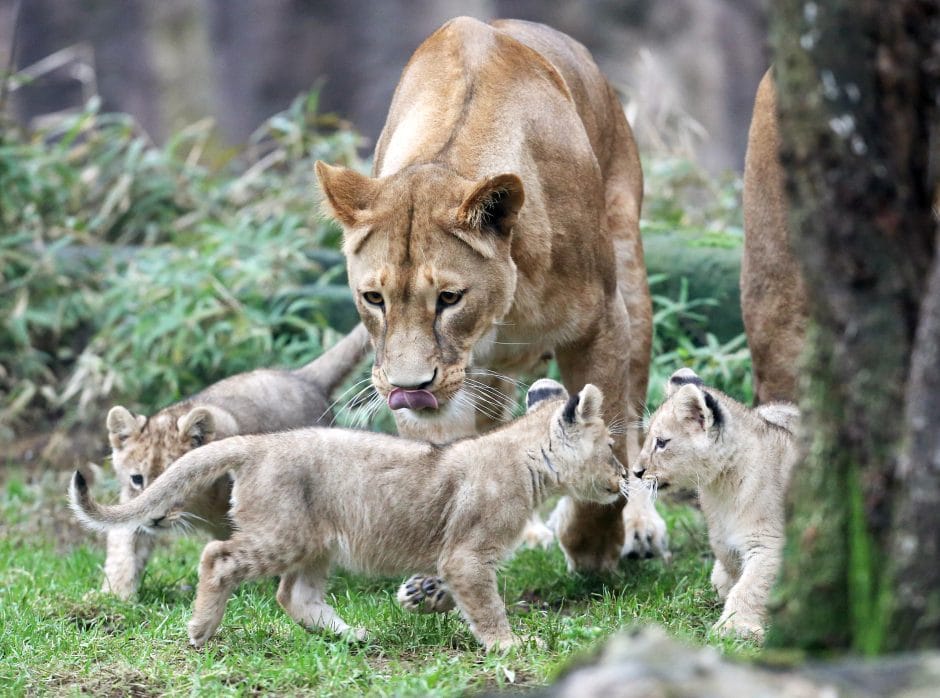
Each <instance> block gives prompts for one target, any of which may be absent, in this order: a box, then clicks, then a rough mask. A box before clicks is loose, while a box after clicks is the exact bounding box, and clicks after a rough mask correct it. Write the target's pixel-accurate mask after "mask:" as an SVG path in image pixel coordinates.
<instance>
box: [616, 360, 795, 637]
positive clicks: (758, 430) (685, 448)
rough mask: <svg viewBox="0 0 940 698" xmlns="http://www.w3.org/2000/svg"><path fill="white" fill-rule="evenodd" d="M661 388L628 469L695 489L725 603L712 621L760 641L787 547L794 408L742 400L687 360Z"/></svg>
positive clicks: (715, 578)
mask: <svg viewBox="0 0 940 698" xmlns="http://www.w3.org/2000/svg"><path fill="white" fill-rule="evenodd" d="M667 395H668V397H667V399H666V401H665V402H664V403H663V404H662V405H661V406H660V408H659V409H658V410H656V412H655V413H654V414H653V416H652V418H651V419H650V423H649V431H648V433H647V437H646V442H645V443H644V444H643V449H642V450H641V452H640V457H639V459H637V461H636V463H635V465H634V466H633V472H634V475H636V477H638V478H642V479H643V480H646V481H648V482H651V483H654V484H655V485H656V486H658V487H659V488H663V487H666V486H667V485H680V486H685V487H696V488H698V494H699V499H700V502H701V506H702V512H703V513H704V515H705V521H706V524H707V526H708V539H709V543H710V544H711V547H712V551H714V553H715V566H714V568H713V569H712V575H711V580H712V584H713V585H714V586H715V589H716V590H717V592H718V596H719V598H720V599H722V600H723V601H724V602H725V607H724V612H723V613H722V614H721V617H720V618H719V620H718V622H717V623H716V625H715V627H716V628H717V629H718V630H719V631H720V632H722V633H726V634H727V633H733V634H738V635H743V636H750V637H753V638H755V639H757V640H761V639H763V633H764V630H763V626H764V619H765V608H766V605H767V598H768V595H769V593H770V589H771V586H772V585H773V583H774V581H775V579H776V576H777V572H778V569H779V566H780V555H781V551H782V549H783V541H784V500H785V496H786V490H787V485H788V482H789V479H790V471H791V469H792V468H793V465H794V463H795V461H796V457H797V446H796V444H795V443H794V432H795V430H796V429H797V428H798V426H799V412H798V411H797V409H796V407H795V406H794V405H791V404H787V403H771V404H768V405H763V406H761V407H758V408H755V409H748V408H747V407H745V406H744V405H742V404H741V403H739V402H737V401H735V400H733V399H732V398H730V397H728V396H727V395H725V394H723V393H721V392H719V391H717V390H714V389H712V388H706V387H705V386H704V385H703V383H702V380H701V378H699V377H698V376H697V375H695V373H694V372H693V371H692V370H690V369H687V368H685V369H681V370H679V371H676V373H674V374H673V375H672V377H671V378H670V379H669V384H668V387H667Z"/></svg>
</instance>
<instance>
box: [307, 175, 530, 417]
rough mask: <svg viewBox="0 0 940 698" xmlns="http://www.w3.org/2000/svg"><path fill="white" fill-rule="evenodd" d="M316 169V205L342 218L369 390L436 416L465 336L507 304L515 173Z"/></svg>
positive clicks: (453, 384)
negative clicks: (469, 175)
mask: <svg viewBox="0 0 940 698" xmlns="http://www.w3.org/2000/svg"><path fill="white" fill-rule="evenodd" d="M316 167H317V177H318V179H319V181H320V186H321V188H322V189H323V193H324V195H325V196H324V203H325V207H326V209H327V212H328V213H330V214H331V215H332V216H333V217H334V218H335V219H336V220H337V221H338V222H339V223H340V225H341V226H342V228H343V251H344V253H345V255H346V261H347V269H348V272H349V285H350V288H351V289H352V292H353V296H354V297H355V300H356V306H357V308H358V310H359V315H360V317H361V318H362V322H363V324H364V325H365V326H366V328H368V330H369V333H370V334H371V336H372V343H373V346H374V347H375V362H374V365H373V369H372V381H373V383H374V385H375V388H376V390H377V391H378V392H379V394H380V395H382V397H383V398H385V399H386V400H387V402H388V406H389V407H390V408H391V409H393V410H397V409H408V410H411V411H412V413H413V414H414V415H416V416H423V417H433V416H435V415H437V414H440V413H441V411H442V410H445V409H446V408H447V406H448V404H450V403H455V402H456V401H455V398H456V397H457V396H458V393H459V391H460V389H461V387H462V386H463V382H464V376H465V370H466V367H467V365H468V363H469V361H470V355H471V351H472V350H473V348H474V346H475V345H476V344H477V342H478V341H479V340H480V339H481V338H484V337H485V336H487V335H490V336H492V334H495V323H497V322H498V321H499V320H500V319H501V318H502V317H503V316H504V315H505V314H506V313H507V312H508V311H509V309H510V307H511V306H512V301H513V296H514V294H515V289H516V266H515V264H514V263H513V259H512V256H511V255H510V248H511V241H512V229H513V225H514V224H515V222H516V219H517V217H518V214H519V210H520V208H521V207H522V203H523V200H524V194H523V188H522V181H521V180H520V179H519V177H517V176H516V175H514V174H498V175H495V176H491V177H486V178H484V179H482V180H480V181H476V182H473V181H469V180H466V179H463V178H462V177H460V176H458V175H457V174H455V173H454V172H453V171H451V170H449V169H447V168H446V167H443V166H441V165H434V164H426V165H414V166H411V167H406V168H405V169H403V170H401V171H399V172H397V173H395V174H392V175H389V176H387V177H382V178H377V179H375V178H370V177H366V176H365V175H362V174H359V173H357V172H354V171H353V170H349V169H346V168H341V167H331V166H329V165H326V164H324V163H322V162H318V163H317V166H316Z"/></svg>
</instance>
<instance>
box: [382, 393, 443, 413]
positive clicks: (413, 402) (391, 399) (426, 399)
mask: <svg viewBox="0 0 940 698" xmlns="http://www.w3.org/2000/svg"><path fill="white" fill-rule="evenodd" d="M388 406H389V408H390V409H393V410H400V409H403V408H406V407H407V408H408V409H409V410H423V409H425V408H426V407H429V408H431V409H432V410H436V409H437V398H436V397H434V393H432V392H431V391H430V390H405V389H404V388H395V389H394V390H393V391H392V392H390V393H389V394H388Z"/></svg>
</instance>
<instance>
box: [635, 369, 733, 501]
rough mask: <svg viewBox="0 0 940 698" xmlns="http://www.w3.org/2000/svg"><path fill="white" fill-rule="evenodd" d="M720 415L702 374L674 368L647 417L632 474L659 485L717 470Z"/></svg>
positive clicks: (684, 482)
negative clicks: (656, 405)
mask: <svg viewBox="0 0 940 698" xmlns="http://www.w3.org/2000/svg"><path fill="white" fill-rule="evenodd" d="M724 419H725V415H724V412H723V411H722V409H721V407H720V406H719V405H718V400H717V399H716V398H715V397H714V395H712V394H711V393H710V392H708V390H706V389H705V385H704V383H703V382H702V379H701V378H699V377H698V376H697V375H696V374H695V372H694V371H692V370H691V369H688V368H683V369H680V370H678V371H676V372H675V373H674V374H672V376H671V377H670V378H669V382H668V384H667V386H666V400H665V402H663V404H662V405H660V407H659V409H658V410H656V412H654V413H653V416H652V417H650V421H649V428H648V430H647V433H646V440H645V441H644V442H643V448H642V450H641V451H640V455H639V457H638V458H637V460H636V462H635V463H634V465H633V474H634V475H635V476H636V477H638V478H642V479H643V480H646V481H648V482H651V483H654V484H655V485H656V486H658V487H660V488H664V487H667V486H669V485H677V486H683V487H697V486H698V485H701V484H706V483H708V482H710V481H711V480H712V479H713V478H714V477H715V476H716V475H717V474H718V470H719V469H720V462H718V460H717V459H716V457H715V439H716V437H717V435H718V433H719V432H720V430H721V428H722V426H723V423H724Z"/></svg>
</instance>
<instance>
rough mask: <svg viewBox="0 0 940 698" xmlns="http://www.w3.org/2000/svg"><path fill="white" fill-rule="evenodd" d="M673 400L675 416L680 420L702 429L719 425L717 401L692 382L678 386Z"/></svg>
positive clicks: (720, 417)
mask: <svg viewBox="0 0 940 698" xmlns="http://www.w3.org/2000/svg"><path fill="white" fill-rule="evenodd" d="M673 400H675V402H676V404H675V410H676V417H677V418H678V419H679V420H680V421H683V422H685V423H686V424H689V425H691V426H693V427H697V428H698V429H701V430H702V431H708V430H709V429H711V428H712V426H715V425H720V423H721V419H722V416H721V409H720V408H719V407H718V402H717V401H716V400H715V398H714V397H713V396H712V395H710V394H709V393H706V392H705V391H704V390H702V389H701V388H699V387H698V386H697V385H695V384H694V383H687V384H686V385H683V386H682V387H681V388H679V390H678V391H677V392H676V394H675V397H674V398H673Z"/></svg>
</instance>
